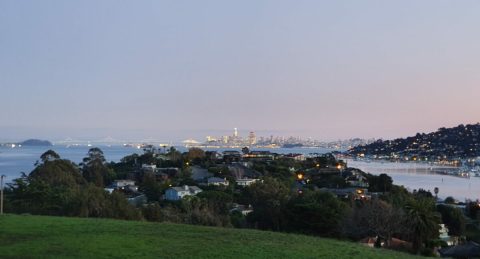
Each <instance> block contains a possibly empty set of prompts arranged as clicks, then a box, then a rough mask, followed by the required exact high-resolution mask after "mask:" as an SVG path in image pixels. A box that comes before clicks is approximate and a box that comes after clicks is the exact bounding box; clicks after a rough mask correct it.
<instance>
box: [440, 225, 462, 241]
mask: <svg viewBox="0 0 480 259" xmlns="http://www.w3.org/2000/svg"><path fill="white" fill-rule="evenodd" d="M439 226H440V229H439V230H438V232H439V236H438V238H439V239H441V240H442V241H445V243H447V245H449V246H454V245H457V244H458V238H456V237H451V236H449V235H448V228H447V227H446V226H445V224H439Z"/></svg>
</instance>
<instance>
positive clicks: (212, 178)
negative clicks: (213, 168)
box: [207, 177, 227, 183]
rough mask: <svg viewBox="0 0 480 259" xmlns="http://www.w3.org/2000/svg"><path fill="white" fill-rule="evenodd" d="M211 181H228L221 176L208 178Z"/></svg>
mask: <svg viewBox="0 0 480 259" xmlns="http://www.w3.org/2000/svg"><path fill="white" fill-rule="evenodd" d="M207 181H208V182H209V183H223V182H226V181H227V180H226V179H223V178H220V177H210V178H208V179H207Z"/></svg>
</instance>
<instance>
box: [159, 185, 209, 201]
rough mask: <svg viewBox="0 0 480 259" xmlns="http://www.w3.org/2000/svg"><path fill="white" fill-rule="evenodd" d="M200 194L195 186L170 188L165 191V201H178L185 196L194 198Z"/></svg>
mask: <svg viewBox="0 0 480 259" xmlns="http://www.w3.org/2000/svg"><path fill="white" fill-rule="evenodd" d="M201 192H202V189H200V188H198V187H197V186H188V185H185V186H182V187H171V188H168V189H167V190H166V191H165V200H169V201H178V200H180V199H182V198H183V197H185V196H195V195H197V194H199V193H201Z"/></svg>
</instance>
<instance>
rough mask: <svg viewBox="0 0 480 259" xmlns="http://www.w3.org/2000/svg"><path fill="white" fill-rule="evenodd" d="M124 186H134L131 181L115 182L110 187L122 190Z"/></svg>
mask: <svg viewBox="0 0 480 259" xmlns="http://www.w3.org/2000/svg"><path fill="white" fill-rule="evenodd" d="M125 186H135V181H133V180H115V181H113V184H112V187H114V188H122V187H125Z"/></svg>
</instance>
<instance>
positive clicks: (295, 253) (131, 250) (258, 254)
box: [0, 215, 413, 258]
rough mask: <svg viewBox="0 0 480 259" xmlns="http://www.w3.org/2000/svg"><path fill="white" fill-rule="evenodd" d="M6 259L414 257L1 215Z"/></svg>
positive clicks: (314, 242)
mask: <svg viewBox="0 0 480 259" xmlns="http://www.w3.org/2000/svg"><path fill="white" fill-rule="evenodd" d="M0 257H1V258H39V257H41V258H107V257H108V258H252V257H253V258H320V257H322V258H413V256H410V255H408V254H404V253H397V252H393V251H386V250H379V249H372V248H368V247H364V246H362V245H359V244H355V243H350V242H342V241H337V240H330V239H322V238H315V237H308V236H302V235H293V234H283V233H274V232H264V231H255V230H239V229H226V228H212V227H199V226H191V225H177V224H166V223H147V222H138V221H120V220H107V219H80V218H63V217H46V216H18V215H6V216H4V217H0Z"/></svg>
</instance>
